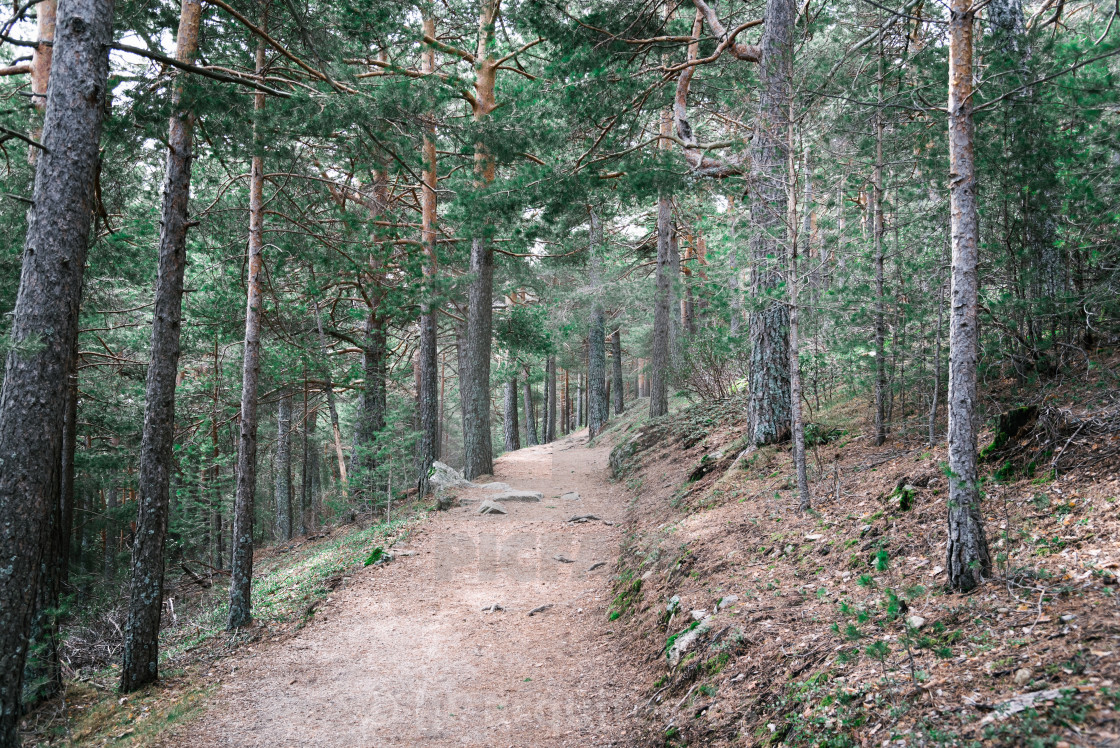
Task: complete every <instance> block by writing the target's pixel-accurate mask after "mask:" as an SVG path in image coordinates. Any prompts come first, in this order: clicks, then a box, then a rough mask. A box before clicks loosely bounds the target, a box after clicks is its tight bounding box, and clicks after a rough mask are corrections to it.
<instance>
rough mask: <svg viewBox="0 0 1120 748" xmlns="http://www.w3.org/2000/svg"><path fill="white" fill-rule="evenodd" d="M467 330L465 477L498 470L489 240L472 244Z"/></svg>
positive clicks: (463, 374)
mask: <svg viewBox="0 0 1120 748" xmlns="http://www.w3.org/2000/svg"><path fill="white" fill-rule="evenodd" d="M471 275H472V276H473V278H472V280H471V283H470V288H469V290H468V292H467V330H466V336H465V341H464V342H465V346H464V350H463V365H462V367H461V369H460V382H461V387H462V389H463V463H464V466H463V476H464V477H465V478H466V479H467V480H474V479H475V478H477V477H478V476H480V475H488V474H489V473H492V472H494V455H493V446H492V445H491V442H490V343H491V336H492V320H493V309H492V307H493V303H494V299H493V296H494V253H493V251H492V250H491V249H490V245H489V243H488V242H487V241H486V240H485V239H475V240H474V241H473V242H472V243H471Z"/></svg>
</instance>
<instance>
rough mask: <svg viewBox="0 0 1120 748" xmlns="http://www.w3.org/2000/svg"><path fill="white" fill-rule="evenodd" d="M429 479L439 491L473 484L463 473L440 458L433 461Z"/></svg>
mask: <svg viewBox="0 0 1120 748" xmlns="http://www.w3.org/2000/svg"><path fill="white" fill-rule="evenodd" d="M428 480H429V482H430V483H431V484H432V488H433V489H435V490H437V491H446V490H447V489H450V488H461V487H464V486H469V485H471V482H470V481H469V480H467V479H466V478H464V477H463V474H462V473H460V472H459V471H458V470H456V469H455V468H453V467H451V466H450V465H447V464H444V463H442V462H440V461H439V460H436V461H435V462H433V463H432V475H431V477H430V478H429V479H428Z"/></svg>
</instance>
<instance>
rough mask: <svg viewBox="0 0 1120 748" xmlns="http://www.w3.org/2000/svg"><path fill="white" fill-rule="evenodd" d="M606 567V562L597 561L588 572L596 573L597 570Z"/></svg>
mask: <svg viewBox="0 0 1120 748" xmlns="http://www.w3.org/2000/svg"><path fill="white" fill-rule="evenodd" d="M606 565H607V562H606V561H597V562H595V563H593V564H591V568H589V569H588V571H595V570H596V569H601V568H603V567H604V566H606Z"/></svg>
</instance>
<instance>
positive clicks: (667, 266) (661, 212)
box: [647, 197, 673, 418]
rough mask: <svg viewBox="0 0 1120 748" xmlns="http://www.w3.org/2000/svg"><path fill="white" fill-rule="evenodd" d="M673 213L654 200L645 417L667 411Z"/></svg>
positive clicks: (663, 202) (662, 200)
mask: <svg viewBox="0 0 1120 748" xmlns="http://www.w3.org/2000/svg"><path fill="white" fill-rule="evenodd" d="M672 221H673V215H672V209H671V207H670V206H669V198H667V197H659V198H658V199H657V276H656V277H657V280H656V283H657V286H656V290H655V291H654V302H653V341H652V351H651V354H650V370H649V374H648V375H647V379H648V380H649V416H650V418H657V417H658V416H663V415H665V414H666V413H668V412H669V381H668V380H669V355H670V351H669V344H670V341H669V327H670V324H671V322H670V319H669V317H670V315H671V313H672V297H673V277H672V258H671V257H670V252H671V246H670V244H671V236H670V235H671V234H672V231H673V226H672Z"/></svg>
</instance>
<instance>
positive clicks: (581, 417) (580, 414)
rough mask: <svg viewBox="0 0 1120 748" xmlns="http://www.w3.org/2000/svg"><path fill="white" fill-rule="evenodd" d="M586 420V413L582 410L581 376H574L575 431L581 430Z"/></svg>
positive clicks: (582, 389) (582, 390)
mask: <svg viewBox="0 0 1120 748" xmlns="http://www.w3.org/2000/svg"><path fill="white" fill-rule="evenodd" d="M586 418H587V411H586V410H585V409H584V387H583V374H576V428H575V430H576V431H578V430H579V429H581V428H583V424H584V423H585V419H586Z"/></svg>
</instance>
